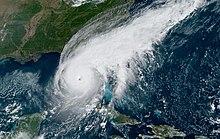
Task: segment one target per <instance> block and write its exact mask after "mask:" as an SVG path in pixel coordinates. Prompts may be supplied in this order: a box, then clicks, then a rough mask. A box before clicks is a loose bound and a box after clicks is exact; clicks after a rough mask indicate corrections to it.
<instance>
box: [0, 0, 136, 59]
mask: <svg viewBox="0 0 220 139" xmlns="http://www.w3.org/2000/svg"><path fill="white" fill-rule="evenodd" d="M132 2H133V0H129V1H127V0H105V1H104V2H102V3H98V4H96V3H86V4H83V5H81V6H79V7H72V4H70V2H68V0H65V1H64V0H42V1H39V0H19V1H16V2H15V1H14V0H7V1H4V0H0V3H1V4H0V5H1V6H0V59H3V58H7V57H11V58H15V59H16V60H18V61H29V60H31V59H36V58H37V57H39V55H40V54H42V53H48V52H61V51H62V49H63V47H64V45H65V44H66V43H67V42H68V41H69V39H70V38H71V37H72V36H73V35H74V34H75V33H76V32H77V31H78V30H79V29H81V28H82V27H83V26H84V25H85V24H86V22H88V21H89V20H90V19H91V18H93V17H94V16H96V15H98V14H100V13H101V12H103V11H105V10H107V9H110V8H113V7H116V6H119V5H123V4H126V3H132Z"/></svg>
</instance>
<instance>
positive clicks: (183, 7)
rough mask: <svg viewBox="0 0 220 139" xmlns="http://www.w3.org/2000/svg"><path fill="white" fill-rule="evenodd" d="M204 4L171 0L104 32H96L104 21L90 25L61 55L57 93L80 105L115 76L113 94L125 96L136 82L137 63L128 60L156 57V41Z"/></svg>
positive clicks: (78, 34) (196, 1)
mask: <svg viewBox="0 0 220 139" xmlns="http://www.w3.org/2000/svg"><path fill="white" fill-rule="evenodd" d="M203 4H205V2H204V1H203V0H179V1H178V0H177V1H169V0H167V2H166V3H165V4H163V5H161V6H160V7H157V8H146V9H145V10H144V11H142V13H141V14H140V15H138V16H137V17H135V18H133V19H132V20H130V21H128V22H127V23H126V24H124V25H121V26H118V27H115V28H111V29H110V28H109V30H106V31H104V32H103V33H94V34H92V31H94V32H95V30H97V28H98V26H99V25H100V23H93V24H90V25H89V26H86V27H85V28H84V29H82V30H81V31H79V32H78V33H77V34H76V35H74V36H73V37H72V39H71V40H70V41H69V43H68V44H67V45H66V46H65V48H64V50H63V52H62V54H61V60H60V65H59V68H58V71H57V74H56V77H55V86H56V89H57V91H56V92H57V93H59V94H61V95H63V96H65V97H66V98H67V99H68V100H70V101H72V102H74V103H75V104H77V105H78V104H88V103H90V102H92V101H93V100H94V98H95V97H96V96H97V94H101V93H102V90H103V88H104V85H105V83H107V82H108V79H107V77H108V76H115V77H116V82H117V86H116V88H115V89H114V92H113V93H114V96H115V97H118V96H121V95H122V94H123V91H124V89H126V86H127V84H128V83H132V82H134V81H135V74H134V72H135V69H136V67H135V64H132V62H131V65H130V66H129V68H128V66H127V65H128V62H129V61H132V60H133V59H135V58H136V57H138V58H139V60H141V58H142V55H143V54H144V53H149V55H152V59H153V53H152V51H153V50H154V48H153V47H152V44H153V43H155V42H158V41H160V40H161V39H163V37H164V36H165V35H166V33H167V32H168V30H169V29H171V28H172V27H173V26H174V25H176V24H177V23H178V22H180V21H181V20H183V19H184V18H186V17H187V16H189V15H190V13H192V12H193V11H194V10H195V9H197V8H199V7H200V6H202V5H203ZM110 23H111V24H114V22H113V21H109V23H108V24H110ZM133 61H134V60H133ZM109 71H113V72H109ZM110 73H111V74H113V73H114V75H110Z"/></svg>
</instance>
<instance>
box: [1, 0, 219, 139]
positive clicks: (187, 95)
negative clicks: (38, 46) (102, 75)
mask: <svg viewBox="0 0 220 139" xmlns="http://www.w3.org/2000/svg"><path fill="white" fill-rule="evenodd" d="M152 2H153V1H152V0H136V3H135V4H134V5H133V6H132V7H131V8H130V12H131V14H135V13H136V12H137V11H138V10H139V9H141V8H144V7H146V6H147V5H151V4H152ZM138 6H139V7H138ZM152 7H153V6H152ZM219 9H220V4H219V2H217V1H216V2H214V3H212V4H209V5H207V6H206V7H205V8H202V9H198V10H197V11H196V12H195V13H193V15H192V16H191V17H190V18H187V19H185V20H183V21H182V22H180V23H179V24H177V25H176V26H175V27H173V28H172V29H171V30H170V31H169V33H168V34H167V35H166V37H165V38H164V40H163V41H162V42H159V43H157V44H154V47H155V49H156V52H155V56H156V62H155V63H156V64H155V65H153V66H152V67H153V68H152V69H151V68H145V67H144V66H141V65H140V69H141V72H142V75H143V77H144V78H143V79H140V80H138V81H137V82H136V84H135V85H131V86H129V88H128V89H127V90H126V96H124V98H123V99H122V100H113V103H114V108H115V109H116V110H117V111H119V112H121V113H122V114H125V115H128V116H130V117H132V118H134V119H137V120H139V121H141V122H142V123H141V124H138V125H121V126H114V125H113V124H112V123H111V121H108V122H107V126H106V129H105V130H103V129H101V128H94V129H93V130H91V131H90V132H87V134H84V133H83V132H80V128H82V127H85V126H87V124H89V123H92V122H93V121H95V120H96V119H98V120H100V119H101V118H102V115H101V116H100V115H96V114H95V113H92V114H91V115H92V116H93V117H92V116H91V119H86V120H84V121H83V122H82V123H81V125H74V123H68V122H66V121H65V120H64V119H65V117H68V116H69V115H68V113H67V112H63V113H61V114H59V115H55V116H54V115H53V116H54V118H48V117H47V119H46V120H45V121H44V122H43V123H42V125H41V131H40V133H42V134H45V138H65V137H66V138H67V137H72V136H73V134H74V135H75V134H78V135H80V137H81V138H105V137H110V136H111V135H118V136H121V137H124V136H127V137H129V138H137V137H138V135H139V134H145V135H153V133H152V129H151V128H149V127H147V125H151V124H153V125H170V126H174V127H175V128H177V129H179V130H180V131H183V132H184V133H186V134H187V137H186V138H194V136H195V135H203V136H208V137H209V138H218V137H219V135H218V133H216V132H214V131H218V130H219V128H220V125H219V124H218V123H217V122H214V121H215V120H217V119H218V118H219V117H220V109H218V107H219V106H220V104H219V98H220V87H219V85H220V14H219V13H220V12H219ZM148 58H149V57H148V55H146V65H148V64H149V60H148ZM2 61H4V62H0V69H1V70H0V77H4V76H6V75H7V77H10V75H13V76H14V75H16V76H17V75H20V74H21V75H23V74H22V73H38V74H37V77H39V79H37V83H34V84H35V85H36V84H39V86H37V87H38V88H39V90H38V89H35V88H34V87H33V88H34V89H33V88H32V86H31V85H27V87H25V88H26V89H25V90H22V91H21V92H22V93H17V94H15V95H14V94H7V95H6V93H10V92H1V94H0V117H1V119H0V122H1V123H3V124H1V126H0V130H1V131H10V130H12V129H13V128H14V126H15V122H16V121H15V122H12V123H8V122H7V121H8V120H9V119H10V118H11V116H10V115H8V114H7V113H6V111H5V107H6V106H7V105H8V104H13V103H14V102H16V104H21V105H22V108H23V109H21V110H20V111H18V112H17V113H16V114H17V115H18V116H22V115H26V114H32V113H36V112H42V111H44V110H47V109H48V107H50V105H49V103H50V97H51V95H50V94H47V93H46V92H45V90H46V87H47V85H48V82H50V79H51V78H52V77H53V75H54V73H55V71H56V68H57V66H58V62H59V54H58V53H49V54H43V55H42V57H41V58H40V59H39V60H38V61H37V62H33V61H30V62H27V63H25V64H23V65H22V64H20V63H18V62H16V61H15V60H13V59H8V60H2ZM17 70H18V71H22V72H21V73H20V72H16V74H11V73H13V72H14V71H17ZM139 76H140V75H137V77H139ZM31 77H32V76H31ZM33 77H35V76H33ZM12 80H13V79H11V81H12ZM1 81H2V82H1V85H2V86H1V88H0V89H2V90H3V89H4V87H6V86H3V85H5V84H4V83H3V82H5V81H6V80H5V79H1ZM20 82H21V81H20V80H19V82H16V81H15V84H13V86H16V85H18V88H16V89H18V90H19V89H20V88H19V87H20V86H19V84H20ZM24 82H25V81H24ZM113 82H114V81H113ZM8 83H9V84H10V82H8ZM146 83H147V87H146ZM110 84H111V83H110ZM10 87H11V86H9V89H8V90H7V91H9V90H10ZM6 88H7V87H6ZM2 90H1V91H2ZM12 92H13V91H12ZM30 94H31V95H30ZM47 95H49V96H47ZM104 97H105V98H106V100H107V102H108V103H109V102H110V101H111V100H112V92H111V87H109V88H108V87H107V88H106V93H105V94H104ZM51 103H52V102H51ZM211 105H212V107H214V108H212V107H211ZM93 114H94V115H93ZM146 115H148V116H146ZM62 120H64V121H62ZM65 122H66V124H64V123H65ZM94 126H98V125H94ZM48 127H49V128H48ZM58 127H61V128H59V129H62V133H60V130H59V131H57V132H56V129H57V128H58ZM103 131H104V132H105V134H104V133H103ZM58 132H59V133H60V134H59V135H57V134H58ZM103 134H104V135H103Z"/></svg>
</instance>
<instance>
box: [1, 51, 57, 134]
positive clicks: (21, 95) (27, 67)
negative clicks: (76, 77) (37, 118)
mask: <svg viewBox="0 0 220 139" xmlns="http://www.w3.org/2000/svg"><path fill="white" fill-rule="evenodd" d="M59 56H60V54H59V53H48V54H42V56H41V58H40V59H39V60H38V61H37V62H34V61H29V62H27V63H25V64H21V63H19V62H17V61H15V60H14V59H11V58H8V59H3V60H1V61H0V69H1V70H0V117H1V119H0V123H1V124H0V130H1V131H11V130H12V129H14V127H15V124H16V120H14V119H13V117H14V116H17V117H20V116H23V115H27V114H32V113H42V112H43V111H44V110H45V109H47V107H48V105H47V100H46V93H45V91H44V89H43V88H44V87H46V86H47V84H48V81H49V80H50V78H51V77H53V76H54V73H55V71H56V67H57V66H58V62H59ZM32 74H33V75H35V74H37V76H32ZM37 77H39V78H37ZM31 78H37V79H36V80H35V79H31ZM35 81H36V82H35ZM27 82H30V83H27ZM16 107H21V109H19V110H18V111H15V112H13V113H11V111H10V110H9V112H7V109H12V110H13V109H16ZM9 121H11V122H9Z"/></svg>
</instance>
